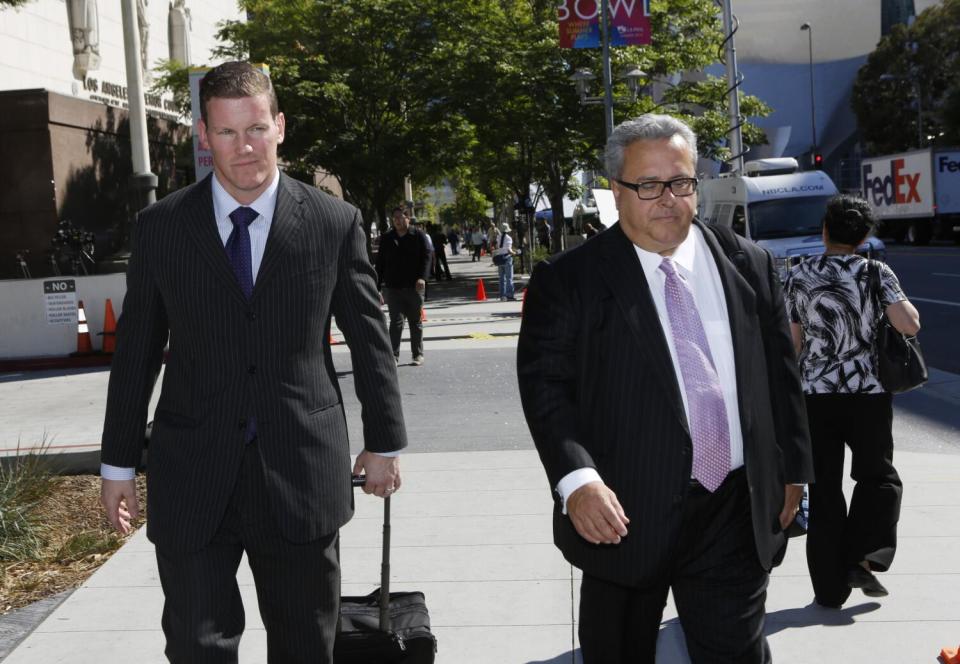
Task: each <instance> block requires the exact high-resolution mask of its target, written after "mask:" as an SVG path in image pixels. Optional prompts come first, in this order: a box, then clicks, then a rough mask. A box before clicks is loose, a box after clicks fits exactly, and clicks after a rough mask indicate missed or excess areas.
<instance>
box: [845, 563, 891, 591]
mask: <svg viewBox="0 0 960 664" xmlns="http://www.w3.org/2000/svg"><path fill="white" fill-rule="evenodd" d="M847 585H848V586H850V587H851V588H859V589H860V590H862V591H863V594H864V595H866V596H867V597H886V596H887V595H889V594H890V593H888V592H887V589H886V588H884V587H883V584H882V583H880V581H879V579H877V577H875V576H874V575H873V572H868V571H867V570H865V569H863V567H861V566H860V565H857V566H855V567H851V568H850V570H849V571H848V572H847Z"/></svg>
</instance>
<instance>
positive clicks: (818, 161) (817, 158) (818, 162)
mask: <svg viewBox="0 0 960 664" xmlns="http://www.w3.org/2000/svg"><path fill="white" fill-rule="evenodd" d="M813 167H814V168H815V169H817V170H821V169H822V168H823V155H822V154H820V153H819V152H814V153H813Z"/></svg>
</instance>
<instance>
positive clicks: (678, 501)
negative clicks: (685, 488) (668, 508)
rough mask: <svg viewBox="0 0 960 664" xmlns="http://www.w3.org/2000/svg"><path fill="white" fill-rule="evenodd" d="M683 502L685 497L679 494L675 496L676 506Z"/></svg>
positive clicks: (674, 502)
mask: <svg viewBox="0 0 960 664" xmlns="http://www.w3.org/2000/svg"><path fill="white" fill-rule="evenodd" d="M682 502H683V496H682V495H681V494H679V493H677V494H674V496H673V504H674V505H679V504H680V503H682Z"/></svg>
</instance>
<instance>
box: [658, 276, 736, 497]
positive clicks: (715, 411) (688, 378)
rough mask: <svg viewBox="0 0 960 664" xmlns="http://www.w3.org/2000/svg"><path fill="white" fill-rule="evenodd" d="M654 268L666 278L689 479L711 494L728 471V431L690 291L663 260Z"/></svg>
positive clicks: (698, 317)
mask: <svg viewBox="0 0 960 664" xmlns="http://www.w3.org/2000/svg"><path fill="white" fill-rule="evenodd" d="M660 269H661V270H662V271H663V273H664V274H665V275H666V281H665V284H664V296H665V299H666V302H667V315H668V316H669V318H670V329H671V332H672V334H673V345H674V347H675V348H676V351H677V360H678V362H679V364H680V373H681V375H682V376H683V386H684V391H685V392H686V393H687V408H688V413H687V419H688V420H689V423H690V438H691V439H692V440H693V477H694V478H695V479H696V480H698V481H699V482H700V484H702V485H703V486H704V487H706V488H707V490H708V491H711V492H713V491H716V490H717V487H719V486H720V484H721V483H722V482H723V479H724V478H725V477H726V476H727V473H729V472H730V430H729V425H728V423H727V411H726V407H725V406H724V403H723V390H722V389H721V387H720V378H719V377H718V376H717V370H716V366H715V365H714V363H713V356H712V355H711V354H710V347H709V346H708V345H707V335H706V332H704V330H703V322H702V321H701V320H700V314H699V313H698V312H697V307H696V304H695V303H694V300H693V293H692V292H691V291H690V287H689V286H687V284H686V283H685V282H684V281H683V280H682V279H680V276H679V275H678V274H677V269H676V267H675V266H674V264H673V261H672V260H670V259H669V258H664V259H663V262H662V263H660Z"/></svg>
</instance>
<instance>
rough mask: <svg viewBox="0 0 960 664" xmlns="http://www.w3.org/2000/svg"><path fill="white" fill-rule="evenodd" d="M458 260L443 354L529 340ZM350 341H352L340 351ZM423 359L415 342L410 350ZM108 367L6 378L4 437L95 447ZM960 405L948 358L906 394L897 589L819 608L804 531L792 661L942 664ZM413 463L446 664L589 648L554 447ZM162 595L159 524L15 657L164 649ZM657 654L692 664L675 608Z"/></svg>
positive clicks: (535, 657) (375, 527)
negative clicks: (556, 500) (568, 558)
mask: <svg viewBox="0 0 960 664" xmlns="http://www.w3.org/2000/svg"><path fill="white" fill-rule="evenodd" d="M464 258H465V259H466V260H464ZM450 260H451V268H452V269H453V270H454V273H455V275H456V276H457V279H455V280H454V281H453V282H443V283H442V284H438V285H434V284H433V283H431V288H430V290H429V292H428V295H429V299H428V301H427V305H426V310H427V325H426V330H425V336H426V338H427V340H428V347H427V348H428V352H427V361H428V363H429V362H431V361H432V360H431V356H430V353H431V352H432V350H435V349H442V348H451V349H457V350H464V351H469V350H470V349H473V348H483V347H496V348H504V349H509V348H510V347H513V346H515V344H516V339H515V336H514V335H516V333H517V332H518V331H519V321H520V319H519V312H520V303H519V302H498V301H496V299H495V298H496V296H497V293H496V285H495V284H496V281H495V279H494V276H495V274H496V271H495V268H493V266H491V265H490V264H489V261H488V260H485V261H484V262H482V263H471V262H470V260H469V257H468V256H467V257H458V258H453V257H451V259H450ZM477 278H484V279H485V284H486V287H487V295H488V297H492V298H494V299H493V301H488V302H485V303H480V302H476V301H475V300H474V299H473V294H474V293H475V288H476V279H477ZM520 281H522V278H518V282H520ZM334 336H335V338H337V337H339V333H338V332H337V331H334ZM346 350H347V349H346V347H345V346H342V345H340V346H336V347H335V350H334V352H335V353H343V352H346ZM407 358H408V348H407V346H406V344H405V345H404V347H403V349H402V355H401V361H402V362H405V361H406V360H407ZM404 370H407V369H404ZM106 379H107V373H106V372H103V371H101V372H88V373H74V374H70V375H55V374H40V375H36V376H22V377H17V376H12V377H11V376H4V377H0V443H5V444H6V446H11V445H13V444H15V443H16V441H17V440H18V439H22V440H23V441H24V442H27V441H29V440H30V439H31V438H32V437H33V436H34V435H35V434H34V431H38V430H40V428H41V426H42V427H44V428H46V430H47V431H48V432H49V433H51V434H52V435H54V436H55V440H56V442H59V443H61V444H63V445H74V444H76V445H86V446H89V447H90V451H89V453H90V454H91V455H93V456H92V457H91V458H93V459H95V455H96V448H98V445H97V442H96V441H98V440H99V433H100V427H101V425H102V417H103V415H102V414H103V399H104V397H105V388H106ZM478 387H479V386H478ZM480 389H483V388H480ZM490 389H496V388H495V386H490ZM957 406H960V377H958V376H955V375H952V374H945V373H943V372H937V371H932V372H931V381H930V383H929V384H928V385H927V386H926V387H924V389H923V390H918V391H917V392H913V393H910V394H908V395H903V396H901V397H898V399H897V401H896V402H895V407H896V408H897V411H896V416H895V419H894V436H895V439H896V440H897V441H898V443H899V442H901V441H909V443H910V448H911V451H909V452H901V451H899V448H898V452H897V455H896V464H897V467H898V469H899V471H900V474H901V476H902V478H903V481H904V487H905V488H904V505H903V511H902V515H901V521H900V548H899V552H898V554H897V560H896V562H895V564H894V567H893V570H892V571H891V572H890V573H888V574H886V575H884V576H883V582H884V584H885V585H886V586H887V587H888V588H889V589H890V592H891V595H890V597H888V598H885V599H883V600H881V601H876V600H871V599H868V598H865V597H863V595H862V594H860V593H859V591H855V593H854V594H853V595H852V596H851V599H850V600H849V602H848V604H847V606H846V608H844V609H843V610H841V611H833V610H825V609H820V608H817V607H815V606H811V601H812V591H811V589H810V583H809V579H808V577H807V573H806V562H805V556H804V550H803V544H804V542H803V540H795V541H793V542H792V543H791V547H790V550H789V551H788V554H787V557H786V560H785V561H784V564H783V565H782V566H781V567H779V568H778V569H777V570H775V572H774V574H773V577H772V579H771V585H770V592H769V596H768V600H767V610H768V626H767V633H768V635H769V638H770V643H771V646H772V649H773V654H774V659H775V661H776V662H778V664H779V663H784V662H787V663H797V664H800V663H803V664H808V663H809V662H816V661H820V662H824V663H832V662H845V663H850V664H858V663H863V664H867V663H868V662H869V663H870V664H877V663H880V664H902V663H904V662H910V663H913V662H930V663H931V664H932V663H933V662H935V661H936V656H937V654H938V653H939V650H940V648H942V647H945V646H953V647H956V646H957V645H958V643H960V601H957V600H956V598H957V597H958V596H960V557H958V556H957V555H956V553H955V552H956V551H957V550H960V506H958V505H957V499H956V496H957V495H960V455H958V454H956V453H948V452H950V451H951V450H953V451H955V443H956V439H957V428H956V427H955V425H954V424H953V422H952V420H949V419H942V414H943V413H945V412H956V410H957ZM938 414H939V415H940V416H941V420H939V421H938V420H936V416H937V415H938ZM930 422H934V424H930ZM70 449H78V448H70ZM945 452H947V453H945ZM402 459H403V460H402V468H403V474H404V486H403V489H402V491H401V492H400V493H399V494H397V496H396V498H395V499H394V501H393V517H394V524H393V541H394V548H393V556H392V557H393V560H392V575H391V576H392V579H393V584H394V585H393V589H394V590H413V589H415V590H421V591H423V592H424V593H425V594H426V597H427V604H428V606H429V608H430V612H431V617H432V620H433V626H434V632H435V633H436V635H437V637H438V639H439V652H438V658H437V661H438V662H442V663H446V664H471V663H474V662H476V663H483V664H489V663H496V664H501V663H502V664H514V663H517V664H521V663H531V664H534V663H536V664H546V663H548V662H549V663H557V664H559V663H561V662H563V663H567V662H571V663H572V662H577V661H579V658H578V656H577V654H576V648H577V638H576V622H575V621H576V616H577V604H578V601H579V573H578V572H577V571H576V570H574V569H573V568H571V566H570V565H569V564H567V563H566V562H565V561H564V560H563V558H562V557H561V556H560V554H559V553H558V552H557V550H556V549H555V548H554V546H553V544H552V536H551V532H550V511H551V503H550V495H549V490H548V487H547V485H546V479H545V476H544V473H543V471H542V469H541V467H540V464H539V461H538V459H537V456H536V453H535V452H533V451H532V450H529V449H528V450H519V451H463V452H459V451H458V452H436V453H408V454H405V455H403V457H402ZM848 489H849V487H848ZM381 510H382V502H381V501H380V500H378V499H375V498H371V497H369V496H365V495H363V494H361V493H359V492H358V494H357V514H356V517H355V518H354V519H353V521H351V522H350V523H349V524H348V525H347V527H345V528H344V529H343V531H342V537H343V539H342V549H341V550H342V559H343V592H344V594H352V595H357V594H365V593H367V592H369V591H371V590H372V589H373V588H374V587H376V585H378V582H379V581H378V580H379V556H380V548H379V541H380V519H381V516H382V511H381ZM240 582H241V584H242V585H241V587H242V591H243V596H244V603H245V606H246V609H247V631H246V634H245V636H244V638H243V641H242V643H241V661H242V662H263V661H265V659H266V657H265V653H266V639H265V634H264V631H263V628H262V624H261V622H260V617H259V614H258V612H257V603H256V598H255V592H254V587H253V583H252V577H251V575H250V572H249V569H248V568H247V566H246V563H244V564H243V565H242V566H241V577H240ZM162 601H163V598H162V593H161V590H160V586H159V580H158V578H157V571H156V563H155V559H154V555H153V549H152V545H150V543H149V542H148V541H147V540H146V537H145V533H144V532H142V531H141V532H139V533H137V534H136V535H135V536H134V537H133V538H132V539H131V540H130V541H129V543H128V544H127V545H125V546H124V547H123V548H122V549H121V550H120V551H118V552H117V553H116V554H115V555H114V556H113V557H112V558H111V559H110V560H109V561H108V562H107V563H106V564H105V565H104V566H103V567H102V568H101V569H100V570H99V571H98V572H97V573H96V574H94V575H93V576H92V577H91V578H90V579H89V580H88V581H87V582H86V583H85V584H84V585H83V586H81V587H80V588H79V589H78V590H76V591H75V592H74V593H72V594H71V595H69V596H68V597H67V598H66V599H65V600H64V601H63V602H62V604H60V605H59V607H58V608H56V610H54V611H53V612H52V613H51V614H50V615H49V616H48V617H47V619H46V620H45V621H44V622H42V624H40V625H39V626H38V627H37V628H36V629H35V630H34V631H33V633H32V634H30V636H28V637H27V638H26V639H25V640H24V641H23V642H22V643H21V644H20V645H19V646H18V647H17V648H16V649H15V650H14V652H13V653H12V654H10V655H9V656H8V657H7V658H6V659H5V660H3V661H4V662H5V664H27V663H29V664H51V663H53V662H64V663H66V662H69V663H70V664H94V663H96V664H103V663H105V662H125V661H135V662H143V663H145V664H147V663H152V662H163V661H165V660H164V658H163V654H162V652H163V636H162V633H161V632H160V628H159V625H160V612H161V608H162ZM657 661H658V662H660V663H661V664H665V663H669V664H678V663H683V662H686V661H687V658H686V655H685V651H684V647H683V640H682V631H681V629H680V626H679V624H678V623H677V621H676V613H675V611H674V609H673V607H672V605H670V606H668V607H667V611H666V612H665V615H664V623H663V626H662V628H661V640H660V654H659V656H658V660H657Z"/></svg>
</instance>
